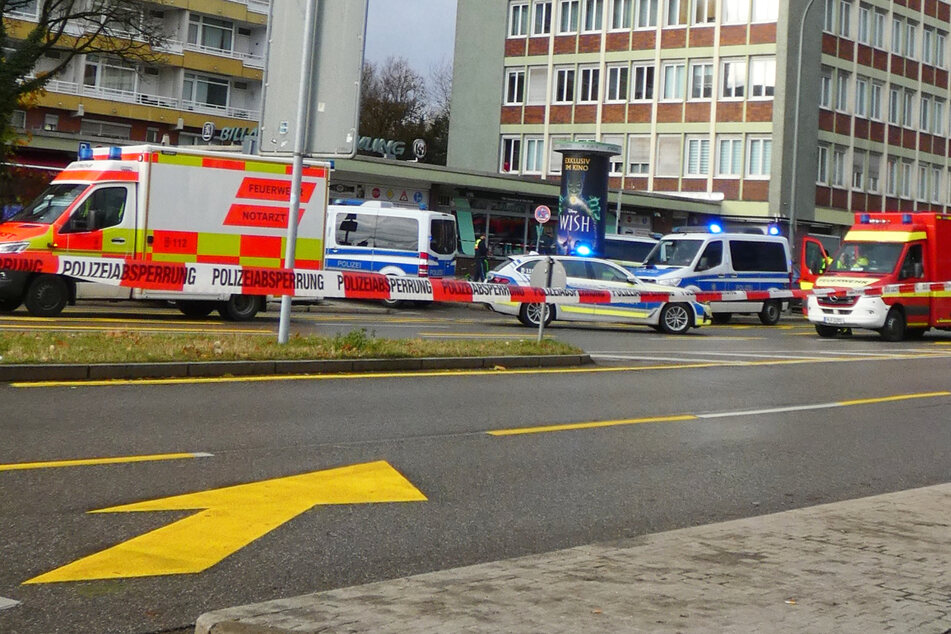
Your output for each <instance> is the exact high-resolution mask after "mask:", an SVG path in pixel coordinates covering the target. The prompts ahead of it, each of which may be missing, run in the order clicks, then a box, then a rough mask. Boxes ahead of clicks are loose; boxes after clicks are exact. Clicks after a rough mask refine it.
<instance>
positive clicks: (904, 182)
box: [899, 161, 911, 198]
mask: <svg viewBox="0 0 951 634" xmlns="http://www.w3.org/2000/svg"><path fill="white" fill-rule="evenodd" d="M899 168H900V169H901V179H900V181H899V186H900V187H901V196H902V198H911V163H910V162H908V161H902V162H901V165H899Z"/></svg>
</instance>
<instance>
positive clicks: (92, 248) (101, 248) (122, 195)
mask: <svg viewBox="0 0 951 634" xmlns="http://www.w3.org/2000/svg"><path fill="white" fill-rule="evenodd" d="M135 188H136V186H135V184H133V183H108V184H103V185H100V186H98V187H96V188H94V189H92V190H91V191H89V192H88V193H87V194H86V196H85V197H84V198H83V199H82V200H81V201H79V202H78V204H77V205H76V206H75V207H74V208H73V211H72V213H70V215H69V218H68V219H67V220H66V222H65V224H63V226H62V227H60V229H59V231H58V235H57V236H56V240H55V246H54V249H53V251H54V252H59V253H63V254H66V253H68V254H69V255H77V256H86V257H92V258H100V259H101V261H102V263H103V264H109V263H110V262H111V263H118V262H121V261H122V260H123V259H125V258H131V257H132V256H133V253H134V249H135V229H136V226H135V223H136V209H135V204H136V202H135V191H136V189H135ZM131 293H132V290H131V289H129V288H128V287H124V286H118V285H108V284H98V283H93V282H79V281H78V282H77V283H76V297H77V298H79V299H129V297H131Z"/></svg>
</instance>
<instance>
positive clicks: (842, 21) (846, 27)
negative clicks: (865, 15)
mask: <svg viewBox="0 0 951 634" xmlns="http://www.w3.org/2000/svg"><path fill="white" fill-rule="evenodd" d="M851 27H852V0H839V35H841V36H842V37H850V33H849V31H850V30H851Z"/></svg>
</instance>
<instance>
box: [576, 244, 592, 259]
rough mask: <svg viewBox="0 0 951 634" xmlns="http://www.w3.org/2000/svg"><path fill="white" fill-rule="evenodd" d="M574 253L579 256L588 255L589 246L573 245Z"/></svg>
mask: <svg viewBox="0 0 951 634" xmlns="http://www.w3.org/2000/svg"><path fill="white" fill-rule="evenodd" d="M575 253H577V254H578V255H580V256H581V257H588V256H589V255H591V247H589V246H588V245H587V244H579V245H578V246H576V247H575Z"/></svg>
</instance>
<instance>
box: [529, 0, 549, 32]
mask: <svg viewBox="0 0 951 634" xmlns="http://www.w3.org/2000/svg"><path fill="white" fill-rule="evenodd" d="M534 9H535V11H534V16H533V19H532V35H548V34H549V33H551V1H550V0H549V1H548V2H536V3H535V5H534Z"/></svg>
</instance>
